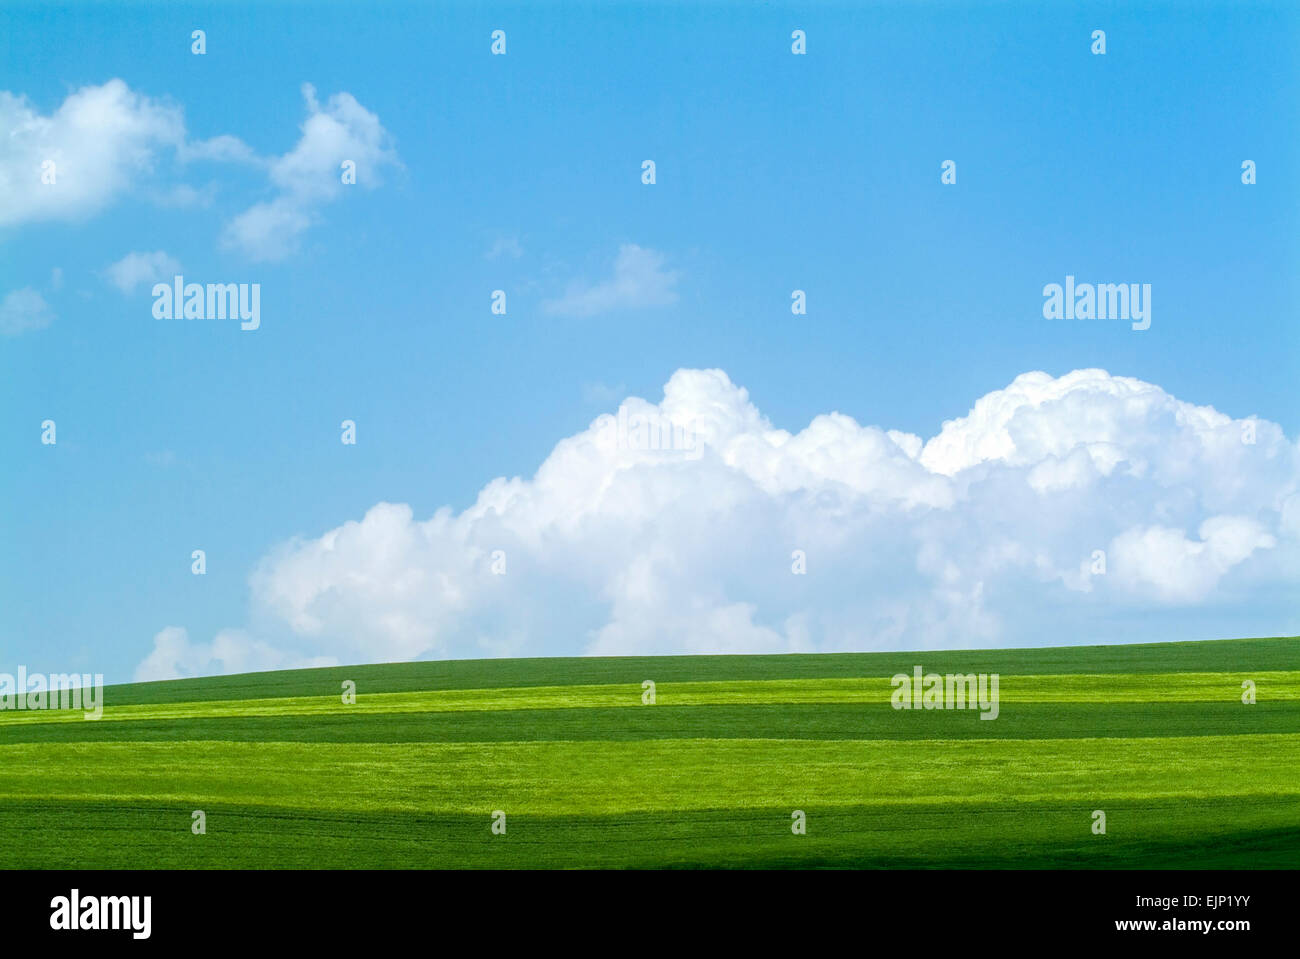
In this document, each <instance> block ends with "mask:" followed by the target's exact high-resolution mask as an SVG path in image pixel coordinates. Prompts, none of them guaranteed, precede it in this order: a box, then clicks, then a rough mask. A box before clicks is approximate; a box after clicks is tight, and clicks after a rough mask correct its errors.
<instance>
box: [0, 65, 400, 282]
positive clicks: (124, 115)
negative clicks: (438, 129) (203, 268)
mask: <svg viewBox="0 0 1300 959" xmlns="http://www.w3.org/2000/svg"><path fill="white" fill-rule="evenodd" d="M302 94H303V98H304V100H305V101H306V106H307V119H306V120H305V121H304V122H303V124H302V127H301V136H300V138H299V140H298V143H297V144H296V145H295V146H294V148H293V149H292V150H290V151H289V152H288V153H286V154H284V155H282V156H272V157H261V156H258V155H257V154H256V153H255V152H254V151H253V150H252V148H251V147H249V146H248V145H247V144H246V143H244V142H243V141H242V140H240V139H239V138H238V137H235V136H232V135H229V134H221V135H218V136H215V137H212V138H211V139H208V140H190V139H189V138H188V137H187V134H186V127H185V117H184V113H183V111H182V110H181V108H180V107H179V106H177V105H174V104H171V103H167V102H164V101H161V100H157V99H153V98H150V97H148V96H146V95H144V94H142V93H138V92H135V91H133V90H131V89H130V88H129V87H128V86H127V85H126V83H124V82H123V81H122V80H120V79H113V80H109V81H108V82H107V83H104V84H103V85H101V86H86V87H82V88H81V89H80V90H77V91H75V92H73V93H71V94H69V95H68V96H67V98H66V99H65V100H64V101H63V103H62V104H61V105H60V106H59V107H58V108H56V109H55V110H54V111H53V113H51V114H49V115H43V114H41V113H40V112H38V111H37V110H36V108H35V107H34V106H33V105H32V103H31V102H30V101H29V100H28V99H27V98H26V97H24V96H21V95H16V94H12V93H9V92H5V91H0V130H3V131H5V136H4V137H3V138H0V227H3V226H12V225H17V224H22V223H27V222H33V221H40V220H69V221H77V220H82V219H85V218H87V217H89V216H92V215H94V214H96V213H99V212H101V211H102V210H104V209H105V208H107V207H108V206H109V205H110V204H111V203H113V202H114V201H115V200H117V199H118V198H119V197H121V196H123V195H125V194H128V193H133V192H134V193H138V194H139V195H140V196H142V197H144V198H146V199H148V200H149V201H150V202H153V203H155V204H158V205H161V206H164V207H179V208H197V207H206V206H210V205H212V204H213V202H214V201H215V198H216V196H217V189H218V187H217V184H216V183H213V182H209V183H207V184H205V185H203V186H202V187H198V186H195V185H193V184H190V183H185V182H178V176H179V175H180V174H182V173H184V172H185V171H187V170H189V169H190V168H191V167H192V166H193V165H195V164H203V163H217V164H242V165H246V166H249V167H252V168H253V169H255V170H257V171H260V172H261V173H262V174H264V175H265V176H266V177H267V179H268V181H269V183H270V185H271V186H272V187H273V188H274V191H275V192H274V195H273V196H272V197H271V198H270V199H268V200H266V201H263V202H261V203H257V204H255V205H254V206H252V207H250V208H248V209H247V210H245V211H243V212H242V213H240V214H238V215H237V216H235V217H234V218H233V219H232V220H230V221H229V222H228V223H227V224H226V226H225V229H224V231H223V233H222V237H221V242H222V245H223V246H225V247H226V248H234V249H237V250H240V251H242V252H243V253H244V254H245V255H247V256H249V257H250V258H252V259H255V260H278V259H283V258H284V257H286V256H288V255H290V254H291V253H293V252H294V251H295V250H296V249H297V245H298V241H299V239H300V237H301V235H302V234H303V233H304V232H305V231H306V230H307V229H308V228H309V227H310V226H311V225H312V224H313V223H315V222H316V221H317V220H318V219H319V215H320V213H319V211H320V209H321V207H323V206H324V205H325V204H327V203H329V202H332V201H333V200H334V199H336V198H337V197H338V196H339V195H340V194H341V192H342V191H343V190H344V189H345V186H344V184H343V182H342V177H341V173H342V171H341V164H342V163H343V161H345V160H350V161H352V162H354V163H355V164H356V185H357V186H360V187H363V188H366V189H371V188H374V187H375V186H378V185H379V184H380V182H381V173H382V171H383V169H384V168H385V167H387V166H395V165H398V160H397V156H396V154H395V152H394V151H393V149H392V146H391V138H390V136H389V134H388V132H387V131H386V130H385V129H384V128H383V126H382V125H381V124H380V122H379V118H378V117H377V116H375V115H374V114H373V113H370V112H369V111H367V110H366V109H365V108H364V107H362V106H361V104H359V103H358V102H357V101H356V99H355V98H354V97H353V96H352V95H351V94H349V93H336V94H334V95H333V96H331V97H330V98H329V100H328V101H327V102H326V103H325V104H324V106H322V105H321V104H320V103H319V102H318V101H317V99H316V91H315V90H314V89H313V88H312V87H311V85H310V84H304V85H303V87H302ZM43 176H44V177H45V178H46V179H50V180H52V182H48V183H47V182H43V179H42V177H43Z"/></svg>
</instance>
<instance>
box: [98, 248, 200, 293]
mask: <svg viewBox="0 0 1300 959" xmlns="http://www.w3.org/2000/svg"><path fill="white" fill-rule="evenodd" d="M180 272H181V265H180V263H178V262H177V261H176V259H175V258H174V257H171V256H168V255H167V254H166V253H164V252H163V251H162V250H156V251H155V252H153V253H128V254H127V255H126V256H124V257H122V259H120V260H118V261H117V262H116V263H114V264H112V265H111V266H108V267H105V268H104V269H103V270H102V271H101V272H100V276H102V277H104V279H106V280H108V282H110V283H112V284H113V285H114V286H115V287H117V288H118V289H119V290H121V291H122V292H123V293H127V294H129V293H133V292H134V291H135V288H136V287H137V286H139V285H140V284H141V283H154V282H157V281H159V280H170V279H171V278H172V277H173V276H175V275H176V274H177V273H180Z"/></svg>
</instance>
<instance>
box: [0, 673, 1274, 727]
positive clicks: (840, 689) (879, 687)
mask: <svg viewBox="0 0 1300 959" xmlns="http://www.w3.org/2000/svg"><path fill="white" fill-rule="evenodd" d="M969 675H970V676H971V677H972V681H973V674H969ZM1245 679H1249V680H1251V681H1252V682H1254V683H1255V684H1256V694H1257V696H1258V698H1259V699H1260V700H1261V701H1272V702H1277V701H1300V671H1296V670H1288V671H1272V672H1255V673H1250V674H1246V673H1241V674H1232V673H1148V674H1135V673H1128V674H1124V673H1107V674H1063V675H1034V676H1014V675H1011V676H1002V677H1000V681H999V701H1000V704H1001V708H1004V709H1005V708H1007V707H1008V706H1012V705H1014V704H1017V703H1187V702H1204V703H1212V702H1220V703H1234V702H1236V703H1239V702H1240V699H1241V693H1242V685H1241V684H1242V681H1243V680H1245ZM908 685H909V689H910V686H911V684H910V683H909V684H908ZM893 692H894V687H893V686H892V685H891V682H890V679H889V678H888V677H880V676H877V677H864V678H853V679H802V680H800V679H794V680H791V679H784V680H751V681H733V682H695V683H663V684H660V685H657V689H656V707H659V706H703V705H747V704H766V705H798V704H831V703H858V704H864V705H869V704H879V703H888V702H890V698H891V695H892V694H893ZM970 692H971V694H972V695H973V693H974V688H973V687H972V688H971V690H970ZM596 707H605V708H610V707H627V708H643V703H642V689H641V686H640V684H637V685H622V684H619V685H612V684H605V685H585V686H551V687H545V686H542V687H528V688H508V689H458V690H425V691H420V692H404V693H365V692H364V691H359V693H358V696H357V701H356V703H355V704H351V705H348V704H345V703H343V701H342V696H341V695H340V694H339V693H332V694H330V695H327V696H314V697H290V698H282V699H240V700H231V701H227V702H210V701H208V702H204V701H200V702H190V703H168V704H143V705H126V706H112V705H110V706H107V707H106V708H105V710H104V714H103V717H102V719H101V720H99V721H101V722H103V721H109V722H120V721H141V720H144V721H149V720H153V721H161V720H182V719H197V718H223V717H241V716H278V715H283V716H295V715H296V716H304V715H328V714H349V713H410V712H461V711H473V710H493V711H504V710H527V709H574V708H596ZM85 721H86V720H85V718H84V716H83V715H82V713H80V712H77V711H73V710H31V711H26V710H24V711H19V710H12V709H10V710H4V711H0V724H4V723H57V722H76V723H82V722H85Z"/></svg>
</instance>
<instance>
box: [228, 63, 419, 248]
mask: <svg viewBox="0 0 1300 959" xmlns="http://www.w3.org/2000/svg"><path fill="white" fill-rule="evenodd" d="M302 94H303V99H304V101H305V102H306V106H307V119H306V120H305V121H304V122H303V124H302V128H301V129H302V136H301V138H300V139H299V140H298V143H297V145H296V146H294V148H293V149H292V150H290V151H289V152H288V153H286V154H284V155H283V156H280V157H276V158H273V159H271V160H270V161H268V163H269V167H268V168H269V171H270V177H271V182H272V183H273V184H274V185H275V186H276V187H277V188H278V189H279V191H280V192H279V193H278V195H277V196H275V197H274V198H273V199H271V200H268V201H265V202H262V203H257V204H255V205H253V206H251V207H249V208H248V209H247V210H245V211H244V212H243V213H241V214H239V215H238V216H237V217H235V218H234V219H233V220H232V221H230V223H228V224H227V225H226V229H225V232H224V234H223V236H222V242H223V245H224V246H226V247H227V248H233V249H238V250H240V251H241V252H243V253H244V254H245V255H246V256H248V257H249V258H251V259H253V260H261V261H274V260H282V259H284V258H285V257H287V256H289V255H291V254H292V253H294V252H295V251H296V250H297V248H298V243H299V241H300V238H301V236H302V234H303V233H305V232H306V231H307V230H308V228H310V227H311V225H312V224H313V223H315V222H316V220H317V219H318V216H319V213H318V211H319V208H320V207H322V206H324V205H325V204H327V203H330V202H332V201H333V200H335V199H337V198H338V196H339V195H340V194H341V193H342V191H343V190H345V189H349V188H350V187H348V186H345V185H344V183H343V180H342V164H343V163H344V161H351V162H352V163H354V164H355V165H356V185H357V186H362V187H365V188H367V189H373V188H374V187H376V186H378V185H379V184H380V183H381V182H382V180H381V175H382V171H383V169H384V168H385V167H387V166H391V165H396V164H397V162H398V161H397V155H396V153H395V152H394V151H393V149H392V145H391V140H392V138H391V137H390V136H389V134H388V131H386V130H385V129H384V128H383V125H382V124H380V122H379V118H378V117H377V116H375V115H374V114H373V113H371V112H369V111H368V110H366V108H365V107H363V106H362V105H361V104H360V103H358V102H357V101H356V98H354V97H353V96H352V95H351V94H350V93H336V94H334V95H333V96H331V97H330V98H329V100H328V101H327V102H326V104H325V106H324V107H323V108H322V107H321V104H320V103H319V101H318V100H317V99H316V90H315V88H313V87H312V86H311V84H303V87H302Z"/></svg>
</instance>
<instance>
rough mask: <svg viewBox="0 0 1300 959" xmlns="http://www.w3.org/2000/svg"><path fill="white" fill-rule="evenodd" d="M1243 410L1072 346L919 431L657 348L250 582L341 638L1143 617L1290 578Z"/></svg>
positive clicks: (806, 638)
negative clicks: (634, 389)
mask: <svg viewBox="0 0 1300 959" xmlns="http://www.w3.org/2000/svg"><path fill="white" fill-rule="evenodd" d="M1244 426H1245V421H1241V420H1234V419H1232V418H1231V417H1229V416H1227V415H1225V414H1222V413H1219V412H1217V411H1215V410H1213V409H1212V408H1210V407H1204V406H1194V405H1192V404H1189V403H1186V402H1183V401H1181V400H1178V399H1176V398H1174V397H1172V396H1170V395H1169V394H1167V393H1165V392H1164V391H1163V390H1161V389H1160V388H1159V387H1156V386H1154V385H1152V384H1149V383H1143V382H1141V381H1138V380H1134V379H1129V378H1125V377H1116V376H1111V375H1109V374H1107V373H1105V372H1104V371H1101V370H1080V371H1076V372H1073V373H1070V374H1068V375H1066V376H1062V377H1060V378H1054V377H1051V376H1048V375H1047V374H1045V373H1028V374H1025V375H1023V376H1020V377H1018V378H1017V379H1016V380H1015V381H1014V382H1013V383H1012V384H1010V385H1009V386H1008V387H1007V388H1006V389H1004V390H999V391H996V392H994V393H990V394H988V395H987V396H985V397H983V398H981V399H980V400H978V401H977V402H976V403H975V405H974V407H973V408H972V409H971V410H970V412H969V413H968V414H967V415H966V416H964V417H961V418H959V419H955V420H952V421H950V422H947V423H945V424H944V425H943V427H942V429H941V430H940V431H939V433H938V434H937V435H936V436H934V437H932V438H931V439H929V440H928V441H923V440H922V439H921V437H918V436H916V435H914V434H910V433H906V432H902V431H897V430H886V429H882V428H879V427H876V426H865V425H861V424H859V423H858V422H857V421H856V420H855V419H854V418H852V417H850V416H848V415H845V414H843V413H838V412H833V413H827V414H824V415H820V416H817V417H816V418H814V419H813V420H812V422H811V423H809V424H808V425H807V426H806V427H805V428H804V429H802V430H800V431H799V432H796V433H790V432H788V431H786V430H783V429H780V428H778V427H776V426H774V425H773V424H772V423H771V422H769V420H768V419H767V418H766V417H765V416H763V414H762V413H761V412H760V411H759V409H758V408H757V407H756V406H755V405H754V404H753V403H752V402H751V401H750V398H749V395H748V393H747V391H746V390H745V389H743V388H741V387H739V386H737V385H735V384H733V383H732V382H731V380H730V379H729V378H728V377H727V375H726V374H725V373H724V372H722V371H721V370H679V371H678V372H677V373H675V374H674V375H673V376H672V378H671V379H670V380H669V382H668V383H667V385H666V386H665V388H664V396H663V399H662V400H661V401H660V402H658V403H651V402H647V401H645V400H642V399H639V398H635V397H633V398H629V399H627V400H625V401H624V402H623V403H622V404H621V405H620V406H619V408H618V410H617V411H616V412H615V413H613V414H606V415H603V416H601V417H599V418H598V419H597V420H596V421H594V422H593V423H592V424H591V426H590V427H589V428H587V429H586V430H583V431H582V432H580V433H577V434H576V435H574V436H570V437H568V438H565V439H562V440H561V441H560V442H559V443H558V444H557V445H556V446H555V448H554V449H553V450H552V452H551V453H550V455H549V456H548V457H547V458H546V460H545V462H543V463H542V464H541V466H540V468H539V469H538V470H537V472H536V474H535V475H534V476H533V477H532V478H531V479H523V478H519V477H515V478H512V479H505V478H498V479H495V480H493V481H491V482H490V483H488V484H487V485H486V486H485V487H484V488H483V489H482V491H481V492H480V494H479V496H478V499H477V501H476V502H475V503H474V504H473V505H472V506H470V507H469V508H467V509H465V510H464V511H462V512H460V513H456V512H454V511H452V510H451V509H450V508H443V509H440V510H438V511H437V512H435V513H434V514H433V515H432V516H430V517H428V518H425V519H419V518H417V517H416V516H415V515H414V514H413V511H412V510H411V508H410V507H409V506H407V505H404V504H396V503H379V504H377V505H375V506H373V507H372V508H370V509H369V510H368V511H367V512H366V513H365V515H364V516H362V517H361V518H360V519H357V520H352V521H349V522H346V523H344V524H343V525H341V526H339V527H337V528H335V529H332V530H329V531H327V532H326V533H324V534H323V535H321V536H317V537H313V538H305V539H295V540H292V541H290V542H287V543H284V544H282V545H281V546H280V547H279V548H277V549H275V550H273V551H272V552H271V553H270V554H269V555H267V556H266V557H264V558H263V560H262V561H261V562H260V563H259V564H258V566H257V568H256V569H255V570H254V571H253V574H252V576H251V589H252V594H253V607H254V610H255V611H256V616H257V618H258V621H259V623H260V624H262V625H263V626H264V627H268V626H269V628H271V629H277V630H279V631H280V633H281V634H282V635H283V636H284V637H286V640H285V644H286V646H287V647H291V648H293V649H295V650H297V651H298V654H299V655H302V656H308V655H312V656H319V655H325V656H330V657H334V658H336V659H338V660H340V661H343V662H362V661H370V662H373V661H391V660H404V659H413V658H420V657H430V656H483V655H560V654H575V653H588V654H610V655H613V654H669V653H705V652H713V653H716V652H783V651H799V650H809V651H811V650H848V649H858V650H870V649H908V648H939V647H972V646H1003V645H1012V646H1014V645H1031V644H1038V645H1051V644H1057V643H1062V642H1066V643H1068V642H1083V641H1089V640H1097V639H1104V638H1107V635H1106V634H1104V633H1103V634H1102V635H1100V636H1099V635H1097V633H1096V632H1095V631H1096V630H1098V629H1102V628H1103V627H1104V624H1105V623H1107V622H1115V621H1117V620H1118V621H1121V622H1130V623H1140V624H1141V625H1142V626H1143V628H1146V629H1148V632H1147V633H1146V637H1147V638H1150V635H1151V634H1150V632H1149V629H1150V628H1152V627H1154V626H1156V625H1158V624H1159V623H1160V622H1161V621H1162V620H1161V617H1162V616H1169V617H1173V616H1175V615H1177V614H1178V613H1180V612H1185V611H1188V610H1204V609H1205V608H1207V606H1209V605H1213V604H1222V603H1225V602H1230V601H1231V600H1232V597H1233V596H1234V595H1238V596H1244V597H1245V598H1244V599H1239V602H1241V603H1243V604H1246V605H1243V606H1240V607H1237V608H1238V609H1244V608H1250V604H1253V605H1254V607H1258V606H1259V602H1258V600H1259V597H1261V596H1265V595H1274V596H1275V597H1276V595H1277V594H1278V593H1279V592H1282V593H1285V592H1288V591H1289V593H1290V595H1291V598H1292V599H1293V598H1294V589H1293V586H1289V585H1288V584H1293V583H1294V581H1295V576H1296V574H1297V571H1298V570H1300V493H1298V491H1300V449H1298V447H1297V445H1296V444H1295V443H1292V442H1291V441H1289V440H1288V439H1287V438H1286V436H1285V435H1284V434H1283V432H1282V430H1281V429H1280V428H1279V427H1277V426H1276V425H1275V424H1272V423H1269V422H1267V421H1265V420H1259V419H1253V420H1252V421H1250V426H1251V429H1250V430H1249V431H1247V430H1246V429H1245V428H1244ZM1248 435H1249V437H1250V439H1251V440H1253V442H1251V441H1249V440H1247V439H1246V437H1247V436H1248ZM1098 552H1100V553H1101V554H1103V555H1104V556H1105V557H1106V558H1107V559H1108V562H1107V563H1105V564H1104V568H1105V571H1104V572H1102V573H1099V572H1097V571H1095V570H1094V569H1092V566H1093V565H1094V562H1095V559H1094V557H1095V555H1096V554H1097V553H1098ZM801 565H802V566H803V567H805V568H806V570H807V572H806V573H805V574H802V575H798V574H796V573H795V572H794V571H793V570H794V569H795V568H797V567H798V566H801ZM1229 586H1231V587H1232V588H1228V587H1229ZM1270 590H1272V593H1271V594H1270V593H1269V591H1270ZM1283 605H1284V604H1283ZM1172 621H1173V620H1170V622H1172ZM266 635H270V633H269V632H268V633H266ZM1164 638H1173V636H1168V635H1167V636H1165V637H1164ZM1202 638H1204V637H1202Z"/></svg>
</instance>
